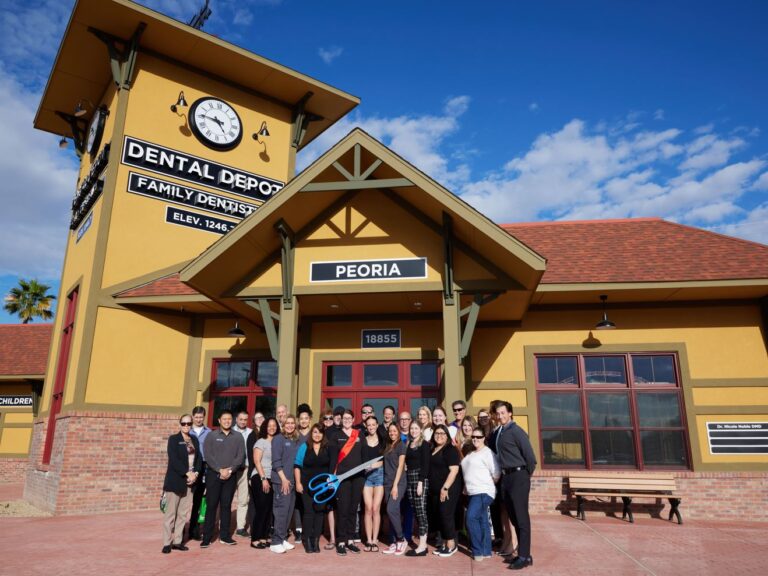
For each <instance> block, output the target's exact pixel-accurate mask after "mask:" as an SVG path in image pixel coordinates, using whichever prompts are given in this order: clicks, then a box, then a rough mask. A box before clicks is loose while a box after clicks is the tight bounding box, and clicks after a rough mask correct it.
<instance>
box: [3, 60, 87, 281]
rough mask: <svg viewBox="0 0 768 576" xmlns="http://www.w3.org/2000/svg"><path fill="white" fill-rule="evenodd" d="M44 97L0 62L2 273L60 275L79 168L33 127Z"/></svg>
mask: <svg viewBox="0 0 768 576" xmlns="http://www.w3.org/2000/svg"><path fill="white" fill-rule="evenodd" d="M39 98H40V96H39V94H37V93H34V92H29V91H27V90H25V89H24V88H23V87H22V86H20V85H19V84H18V83H17V82H16V81H15V80H14V79H13V78H12V77H11V76H10V75H9V74H6V73H5V71H4V70H3V66H2V64H0V102H3V108H4V110H5V114H6V116H5V120H4V129H3V130H2V131H0V173H1V174H3V180H2V184H0V204H2V206H3V210H2V211H0V246H3V247H4V249H3V250H2V251H0V275H2V274H21V275H27V276H41V277H45V278H51V277H58V270H60V269H61V265H62V261H63V258H64V246H65V243H66V238H67V233H68V229H69V226H68V225H69V205H70V202H71V200H72V195H73V194H74V189H75V188H74V187H75V183H76V181H77V171H76V169H75V162H74V160H73V154H72V152H71V151H61V150H59V148H58V146H57V138H56V137H55V136H53V135H51V134H47V133H43V132H39V131H37V130H33V129H32V120H33V118H34V114H35V110H36V108H37V102H38V100H39ZM70 150H71V149H70Z"/></svg>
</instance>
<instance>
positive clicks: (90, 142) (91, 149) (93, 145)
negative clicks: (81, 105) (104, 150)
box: [85, 108, 108, 155]
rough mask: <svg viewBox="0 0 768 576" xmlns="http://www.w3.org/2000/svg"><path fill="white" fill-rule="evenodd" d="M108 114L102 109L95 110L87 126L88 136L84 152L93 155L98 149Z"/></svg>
mask: <svg viewBox="0 0 768 576" xmlns="http://www.w3.org/2000/svg"><path fill="white" fill-rule="evenodd" d="M107 114H108V112H107V111H106V110H105V109H104V108H97V109H96V112H94V114H93V118H91V123H90V124H89V125H88V135H87V138H86V140H85V151H86V152H88V154H90V155H93V154H95V153H96V152H97V151H98V149H99V144H100V143H101V136H102V135H103V134H104V124H105V123H106V120H107Z"/></svg>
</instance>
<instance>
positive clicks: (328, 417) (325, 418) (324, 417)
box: [323, 416, 333, 420]
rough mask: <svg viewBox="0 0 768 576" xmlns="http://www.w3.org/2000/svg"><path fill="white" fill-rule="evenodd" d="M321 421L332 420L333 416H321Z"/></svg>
mask: <svg viewBox="0 0 768 576" xmlns="http://www.w3.org/2000/svg"><path fill="white" fill-rule="evenodd" d="M323 420H333V416H323Z"/></svg>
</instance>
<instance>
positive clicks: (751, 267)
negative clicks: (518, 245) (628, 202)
mask: <svg viewBox="0 0 768 576" xmlns="http://www.w3.org/2000/svg"><path fill="white" fill-rule="evenodd" d="M501 227H502V228H503V229H504V230H506V231H507V232H509V233H510V234H511V235H513V236H514V237H515V238H517V239H518V240H520V241H522V242H524V243H525V244H526V245H528V246H529V247H530V248H532V249H533V250H535V251H536V252H538V253H539V254H541V255H542V256H544V257H545V258H546V259H547V271H546V272H545V273H544V276H543V278H542V281H541V282H542V284H576V283H591V282H685V281H707V280H744V279H757V278H760V279H765V278H768V246H765V245H763V244H757V243H754V242H749V241H747V240H740V239H738V238H731V237H729V236H723V235H721V234H716V233H714V232H709V231H707V230H701V229H699V228H692V227H690V226H683V225H681V224H675V223H674V222H667V221H665V220H661V219H659V218H635V219H626V220H592V221H580V222H568V221H563V222H534V223H529V224H502V226H501Z"/></svg>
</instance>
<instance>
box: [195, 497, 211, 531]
mask: <svg viewBox="0 0 768 576" xmlns="http://www.w3.org/2000/svg"><path fill="white" fill-rule="evenodd" d="M207 509H208V501H207V499H206V497H205V496H203V499H202V500H200V513H199V514H198V515H197V523H198V524H203V523H204V522H205V511H206V510H207Z"/></svg>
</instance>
